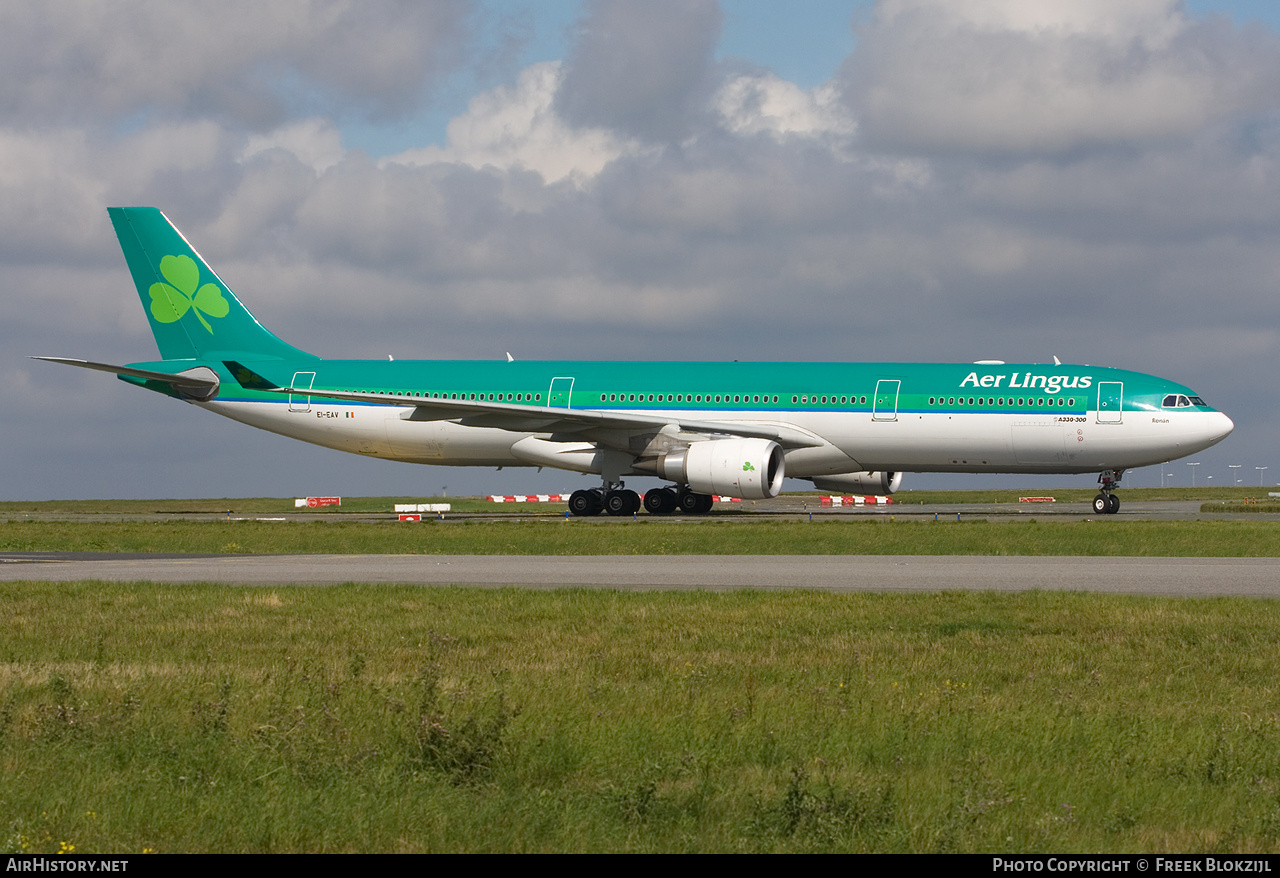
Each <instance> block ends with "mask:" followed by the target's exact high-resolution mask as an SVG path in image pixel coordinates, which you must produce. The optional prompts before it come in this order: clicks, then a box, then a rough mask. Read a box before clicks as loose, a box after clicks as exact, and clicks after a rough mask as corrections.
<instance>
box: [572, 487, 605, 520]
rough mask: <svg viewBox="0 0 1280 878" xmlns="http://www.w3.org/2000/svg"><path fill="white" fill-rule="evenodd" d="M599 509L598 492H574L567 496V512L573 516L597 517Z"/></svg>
mask: <svg viewBox="0 0 1280 878" xmlns="http://www.w3.org/2000/svg"><path fill="white" fill-rule="evenodd" d="M600 508H601V504H600V493H599V492H598V491H574V492H573V493H572V494H570V495H569V512H571V513H572V514H574V515H578V516H588V515H599V514H600Z"/></svg>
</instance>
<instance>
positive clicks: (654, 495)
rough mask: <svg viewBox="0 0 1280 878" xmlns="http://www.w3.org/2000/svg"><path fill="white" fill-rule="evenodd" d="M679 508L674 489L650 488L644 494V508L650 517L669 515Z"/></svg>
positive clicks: (678, 499)
mask: <svg viewBox="0 0 1280 878" xmlns="http://www.w3.org/2000/svg"><path fill="white" fill-rule="evenodd" d="M679 506H680V498H679V495H678V494H676V490H675V488H651V489H649V490H648V491H646V492H645V495H644V508H645V509H647V510H648V511H649V514H651V515H670V514H671V513H673V512H675V511H676V509H678V508H679Z"/></svg>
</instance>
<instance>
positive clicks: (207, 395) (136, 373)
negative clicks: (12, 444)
mask: <svg viewBox="0 0 1280 878" xmlns="http://www.w3.org/2000/svg"><path fill="white" fill-rule="evenodd" d="M31 359H33V360H45V361H47V362H50V363H62V364H64V365H67V366H79V367H80V368H81V369H93V370H94V371H96V372H111V373H113V374H115V375H128V376H129V377H130V378H142V379H144V380H147V381H160V382H162V383H164V384H168V385H170V386H171V387H173V389H174V390H176V391H178V392H179V393H181V394H182V395H183V396H186V397H190V398H191V399H198V400H200V401H201V402H208V401H209V400H211V399H213V398H214V397H215V396H217V395H218V387H219V386H220V383H221V382H219V381H218V375H217V373H215V372H214V371H213V370H212V369H210V368H209V367H208V366H197V367H195V368H194V369H188V370H186V371H185V372H177V373H170V372H153V371H152V370H150V369H134V368H131V367H129V366H112V365H111V364H109V363H91V362H89V361H88V360H76V359H72V358H70V357H32V358H31Z"/></svg>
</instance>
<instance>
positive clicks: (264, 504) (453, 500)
mask: <svg viewBox="0 0 1280 878" xmlns="http://www.w3.org/2000/svg"><path fill="white" fill-rule="evenodd" d="M1267 491H1268V489H1267V488H1186V487H1183V488H1125V489H1123V490H1122V491H1121V492H1120V496H1121V498H1122V500H1125V501H1145V500H1200V501H1202V502H1204V503H1205V504H1210V503H1219V504H1220V503H1237V502H1243V501H1245V500H1262V501H1264V502H1265V501H1266V500H1267ZM1027 493H1028V492H1027V491H1008V490H999V491H911V490H907V491H899V492H898V493H897V494H895V495H894V500H895V501H896V502H897V503H899V504H901V505H903V506H917V505H920V504H958V503H983V504H988V503H1009V504H1017V503H1018V498H1019V497H1022V496H1026V495H1027ZM1033 493H1037V494H1039V493H1046V492H1040V491H1037V492H1033ZM1047 493H1048V494H1051V495H1052V496H1053V497H1054V498H1055V499H1056V500H1057V502H1059V503H1085V504H1087V503H1089V502H1090V501H1092V500H1093V497H1094V495H1095V494H1096V493H1097V490H1096V489H1095V488H1088V487H1085V488H1058V489H1054V490H1052V491H1048V492H1047ZM784 496H785V497H798V498H804V499H808V500H811V501H814V502H816V501H817V499H818V498H819V497H821V496H827V492H816V491H815V492H808V493H788V494H786V495H784ZM397 503H448V504H450V505H451V506H452V507H453V511H454V512H486V513H491V514H510V515H520V516H529V515H546V516H555V517H560V516H563V515H564V512H565V508H566V504H564V503H548V504H531V503H519V504H517V503H493V502H490V501H489V500H488V499H486V498H482V497H343V498H342V505H341V506H337V507H325V508H324V509H322V510H316V511H320V512H324V513H326V514H328V515H331V516H333V517H335V518H340V517H341V516H343V515H350V514H353V513H357V514H367V513H371V512H372V513H390V512H391V511H392V509H393V508H394V507H395V504H397ZM294 511H295V508H294V500H293V498H292V497H237V498H230V497H223V498H214V499H199V500H5V501H0V519H3V518H11V517H14V516H21V515H23V514H28V513H34V514H40V515H54V514H67V515H85V514H110V513H119V514H169V515H182V514H188V515H189V514H230V515H285V514H289V513H292V512H294ZM1243 511H1250V510H1248V509H1247V508H1246V509H1244V510H1243Z"/></svg>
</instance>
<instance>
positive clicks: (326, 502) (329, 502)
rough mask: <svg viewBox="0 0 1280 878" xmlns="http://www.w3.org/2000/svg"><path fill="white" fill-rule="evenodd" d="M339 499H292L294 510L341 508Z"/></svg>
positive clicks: (340, 499)
mask: <svg viewBox="0 0 1280 878" xmlns="http://www.w3.org/2000/svg"><path fill="white" fill-rule="evenodd" d="M341 505H342V498H341V497H294V498H293V508H294V509H304V508H305V509H318V508H319V507H321V506H341Z"/></svg>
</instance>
